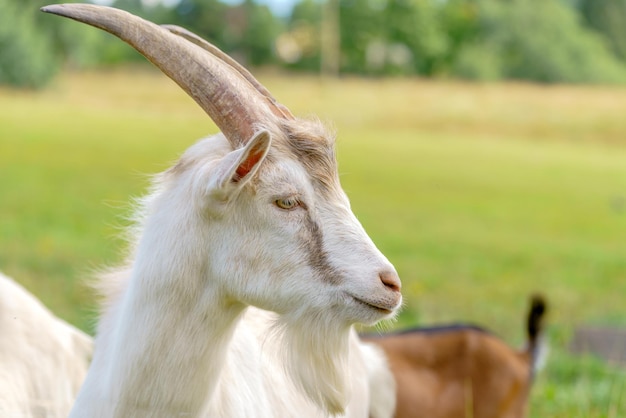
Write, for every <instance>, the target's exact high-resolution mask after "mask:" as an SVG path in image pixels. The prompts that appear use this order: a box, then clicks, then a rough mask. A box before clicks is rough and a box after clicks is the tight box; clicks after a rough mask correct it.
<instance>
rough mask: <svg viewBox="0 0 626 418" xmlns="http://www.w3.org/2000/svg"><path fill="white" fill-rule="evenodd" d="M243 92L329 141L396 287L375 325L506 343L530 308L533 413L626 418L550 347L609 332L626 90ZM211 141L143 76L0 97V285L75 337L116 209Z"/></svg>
mask: <svg viewBox="0 0 626 418" xmlns="http://www.w3.org/2000/svg"><path fill="white" fill-rule="evenodd" d="M260 79H261V81H262V82H264V83H265V84H266V85H267V87H268V88H269V89H270V90H271V91H272V92H273V93H274V94H275V96H276V97H277V98H278V99H279V100H280V101H281V102H282V103H284V104H286V105H287V106H289V107H290V108H291V110H292V111H293V112H294V113H295V114H297V115H300V116H308V115H317V116H319V117H320V118H321V119H322V120H324V121H327V122H328V123H329V124H330V125H331V126H333V127H334V128H335V129H336V131H337V132H338V142H337V147H338V159H339V167H340V172H341V179H342V184H343V186H344V189H345V190H346V192H347V193H348V195H349V196H350V198H351V201H352V206H353V210H354V212H355V213H356V214H357V216H358V217H359V219H360V220H361V222H362V223H363V224H364V226H365V228H366V230H367V231H368V232H369V234H370V235H371V237H372V238H373V240H374V242H376V243H377V245H378V246H379V248H380V249H381V250H382V251H383V252H384V253H385V254H386V255H387V257H388V258H389V259H390V260H391V261H392V262H393V263H394V264H395V266H396V268H397V269H398V271H399V273H400V276H401V277H402V279H403V293H404V296H405V301H406V307H405V309H404V311H403V313H402V315H401V316H400V318H399V320H398V322H397V323H396V324H392V325H391V326H398V327H400V326H408V325H416V324H422V325H427V324H433V323H440V322H446V321H458V320H462V321H471V322H476V323H479V324H481V325H483V326H486V327H488V328H490V329H492V330H493V331H494V332H495V333H496V334H498V335H500V336H502V337H503V338H504V339H506V340H507V341H508V342H509V343H511V344H513V345H516V346H519V345H522V344H523V340H524V335H523V320H524V315H525V311H526V308H527V302H528V296H529V294H530V293H532V292H535V291H540V292H542V293H543V294H545V296H546V297H547V298H548V300H549V302H550V305H551V311H550V316H549V324H550V328H549V332H548V340H549V343H550V346H551V354H550V357H549V359H548V363H547V366H546V368H545V369H544V370H543V371H542V372H541V373H540V375H539V376H538V379H537V384H536V386H535V387H534V389H533V398H532V403H531V414H530V416H531V417H537V418H544V417H546V418H547V417H550V418H552V417H558V418H561V417H562V418H573V417H581V418H590V417H592V418H595V417H597V418H600V417H602V418H617V417H623V416H626V369H625V368H618V367H615V366H612V365H608V364H605V363H604V362H602V361H601V360H598V359H595V358H592V357H584V358H581V357H574V356H572V355H570V354H568V353H567V350H566V348H567V344H568V341H569V338H570V337H571V333H572V330H573V328H574V327H575V326H577V325H581V324H595V325H616V326H626V245H624V242H625V241H626V89H623V88H622V89H618V88H615V87H593V88H592V87H572V86H537V85H526V84H464V83H457V82H445V81H441V82H430V81H419V80H402V79H398V80H364V79H352V78H347V79H341V80H336V81H335V80H319V79H317V78H314V77H296V76H286V75H279V74H272V73H266V74H262V75H261V76H260ZM214 132H216V128H215V126H214V125H213V124H212V122H211V121H210V120H209V119H208V117H206V116H205V115H204V113H203V112H202V111H201V110H200V109H199V108H198V107H197V106H196V105H195V103H194V102H193V101H192V100H191V99H190V98H188V97H187V96H186V95H185V94H184V93H183V92H182V91H180V90H179V89H178V87H177V86H176V85H175V84H174V83H173V82H171V81H169V80H168V79H167V78H166V77H164V76H162V75H161V74H160V73H157V72H154V71H149V70H144V69H134V70H124V71H112V72H91V73H67V74H65V75H63V76H62V77H60V78H59V79H58V80H57V81H56V83H55V84H54V85H53V86H51V87H50V88H49V89H47V90H46V91H43V92H23V91H13V90H10V89H0V271H3V272H4V273H6V274H8V275H9V276H12V277H14V278H16V279H17V280H18V281H19V282H21V283H23V284H24V285H25V286H26V287H27V288H28V289H30V290H31V291H32V292H33V293H34V294H35V295H37V296H38V297H39V298H40V299H41V300H42V301H43V302H44V303H45V304H46V305H47V306H48V307H49V308H50V309H51V310H52V311H53V312H55V313H56V314H57V315H59V316H61V317H63V318H65V319H66V320H68V321H69V322H71V323H74V324H76V325H77V326H79V327H80V328H82V329H84V330H86V331H88V332H92V331H93V321H94V317H95V314H94V312H95V310H96V302H95V300H94V297H93V295H92V293H91V292H90V291H89V289H88V287H87V286H86V285H85V279H86V278H88V277H90V275H91V274H92V272H93V271H94V270H96V269H98V268H99V267H102V266H103V265H111V264H114V263H116V262H119V261H120V260H121V258H122V255H123V249H124V243H123V241H122V240H121V239H120V238H119V237H118V235H119V233H120V228H121V227H123V226H124V225H126V224H127V221H126V216H127V215H128V214H129V208H130V205H129V202H130V200H131V198H132V197H133V196H139V195H141V194H142V193H143V192H144V191H145V189H146V186H147V185H148V184H149V176H148V174H151V173H155V172H158V171H160V170H163V169H165V168H167V167H168V166H169V165H170V164H171V163H172V162H173V161H175V160H176V158H177V156H178V155H179V154H180V153H181V152H182V151H183V150H184V149H185V148H186V147H187V146H189V145H190V144H192V143H193V142H195V140H197V139H198V138H200V137H202V136H205V135H207V134H209V133H214Z"/></svg>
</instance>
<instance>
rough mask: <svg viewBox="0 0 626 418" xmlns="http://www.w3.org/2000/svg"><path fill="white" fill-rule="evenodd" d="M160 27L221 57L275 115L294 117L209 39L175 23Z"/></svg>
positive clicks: (287, 117) (245, 70) (248, 72)
mask: <svg viewBox="0 0 626 418" xmlns="http://www.w3.org/2000/svg"><path fill="white" fill-rule="evenodd" d="M161 27H162V28H165V29H167V30H169V31H170V32H172V33H173V34H175V35H178V36H180V37H182V38H185V39H187V40H188V41H189V42H193V43H194V44H196V45H198V46H199V47H201V48H202V49H204V50H205V51H207V52H209V53H210V54H213V55H214V56H215V57H217V58H219V59H221V60H222V61H224V62H225V63H226V64H228V65H230V66H231V67H232V68H233V69H234V70H235V71H237V72H238V73H239V74H241V75H242V76H243V77H244V78H245V79H246V80H248V82H249V83H250V84H252V86H253V87H254V88H255V89H256V90H257V91H258V92H259V93H261V94H262V95H263V96H265V98H267V100H268V102H269V105H270V109H272V112H273V113H274V114H275V115H276V116H279V117H282V118H285V119H294V116H293V114H292V113H291V111H289V109H287V108H286V107H285V106H284V105H282V104H280V103H279V102H278V101H277V100H276V99H275V98H274V96H272V94H271V93H270V92H269V90H267V89H266V88H265V86H263V84H261V83H260V82H259V81H258V80H257V79H256V78H254V76H253V75H252V74H251V73H250V71H248V70H247V69H245V68H244V67H243V66H242V65H241V64H239V63H238V62H237V61H235V60H234V59H232V58H231V57H230V56H229V55H227V54H226V53H224V51H222V50H221V49H219V48H218V47H216V46H215V45H213V44H212V43H210V42H209V41H207V40H205V39H203V38H201V37H200V36H198V35H196V34H195V33H193V32H191V31H189V30H187V29H185V28H183V27H180V26H177V25H161Z"/></svg>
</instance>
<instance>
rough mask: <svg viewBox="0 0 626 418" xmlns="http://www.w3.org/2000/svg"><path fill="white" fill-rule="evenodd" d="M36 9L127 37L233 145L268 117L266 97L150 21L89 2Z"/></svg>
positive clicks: (221, 64) (271, 120) (270, 120)
mask: <svg viewBox="0 0 626 418" xmlns="http://www.w3.org/2000/svg"><path fill="white" fill-rule="evenodd" d="M41 10H42V11H43V12H46V13H52V14H56V15H59V16H64V17H68V18H70V19H74V20H77V21H79V22H83V23H86V24H88V25H91V26H94V27H97V28H99V29H102V30H105V31H107V32H109V33H111V34H113V35H115V36H117V37H118V38H120V39H122V40H123V41H125V42H127V43H128V44H129V45H131V46H132V47H133V48H135V49H136V50H137V51H139V52H140V53H141V54H143V55H144V56H145V57H146V58H147V59H148V60H149V61H150V62H152V63H153V64H154V65H156V66H157V67H158V68H159V69H160V70H161V71H163V72H164V73H165V74H166V75H167V76H168V77H170V78H171V79H172V80H174V81H175V82H176V83H177V84H178V85H179V86H180V87H181V88H182V89H183V90H184V91H185V92H186V93H187V94H189V95H190V96H191V97H192V98H193V99H194V100H195V101H196V102H197V103H198V104H199V105H200V107H202V109H203V110H204V111H205V112H206V113H207V114H208V115H209V116H210V117H211V119H213V121H214V122H215V124H216V125H217V126H218V127H219V128H220V130H221V131H222V132H223V133H224V135H225V136H226V137H227V138H228V140H229V141H230V142H231V143H232V144H233V146H234V147H240V146H242V145H243V144H245V143H246V142H247V141H248V140H249V139H250V138H252V136H253V134H254V132H255V130H256V129H257V126H256V125H258V124H267V123H274V120H275V116H273V114H272V111H271V110H270V108H269V107H268V106H267V100H266V98H265V97H264V96H263V95H262V94H260V93H259V92H258V91H257V90H256V89H255V88H254V87H253V86H252V85H250V83H249V82H247V81H246V80H245V79H243V78H242V77H241V76H240V75H239V74H238V73H236V72H234V71H233V70H232V68H231V67H230V66H229V65H228V64H226V63H224V62H222V61H221V60H220V59H219V58H217V57H215V56H213V55H211V54H207V53H206V52H205V51H204V50H202V49H201V48H199V47H198V46H196V45H194V44H193V43H191V42H188V41H187V40H185V39H183V38H181V37H179V36H177V35H174V34H172V33H170V32H169V31H168V30H166V29H163V28H161V27H160V26H158V25H156V24H154V23H152V22H148V21H146V20H144V19H142V18H140V17H138V16H134V15H132V14H130V13H128V12H125V11H123V10H119V9H115V8H112V7H105V6H97V5H93V4H78V3H71V4H57V5H51V6H46V7H43V8H42V9H41Z"/></svg>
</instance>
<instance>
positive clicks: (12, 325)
mask: <svg viewBox="0 0 626 418" xmlns="http://www.w3.org/2000/svg"><path fill="white" fill-rule="evenodd" d="M91 351H92V343H91V338H90V337H89V336H88V335H86V334H84V333H83V332H81V331H79V330H78V329H76V328H74V327H72V326H71V325H69V324H67V323H65V322H63V321H62V320H60V319H59V318H57V317H55V316H54V315H52V314H51V313H50V311H48V309H46V308H45V307H44V306H43V305H42V304H41V302H39V300H37V299H36V298H35V297H34V296H33V295H31V294H30V293H29V292H28V291H26V289H24V288H23V287H22V286H20V285H18V284H17V283H15V282H14V281H13V280H11V279H10V278H8V277H7V276H5V275H3V274H2V273H0V417H3V418H13V417H15V418H18V417H19V418H30V417H32V418H62V417H67V414H68V413H69V411H70V408H71V407H72V404H73V402H74V397H75V396H76V393H78V389H79V388H80V385H81V384H82V382H83V379H84V378H85V375H86V374H87V368H88V367H89V360H90V359H91Z"/></svg>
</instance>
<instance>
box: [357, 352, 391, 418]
mask: <svg viewBox="0 0 626 418" xmlns="http://www.w3.org/2000/svg"><path fill="white" fill-rule="evenodd" d="M360 349H361V353H362V355H363V357H364V359H365V364H366V367H367V375H368V379H369V385H370V386H369V391H370V411H369V416H370V418H393V416H394V412H395V410H396V380H395V378H394V377H393V373H391V369H390V368H389V363H388V361H387V356H386V355H385V352H384V351H383V350H382V349H381V348H380V347H376V346H375V345H374V344H371V343H366V342H361V347H360Z"/></svg>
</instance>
